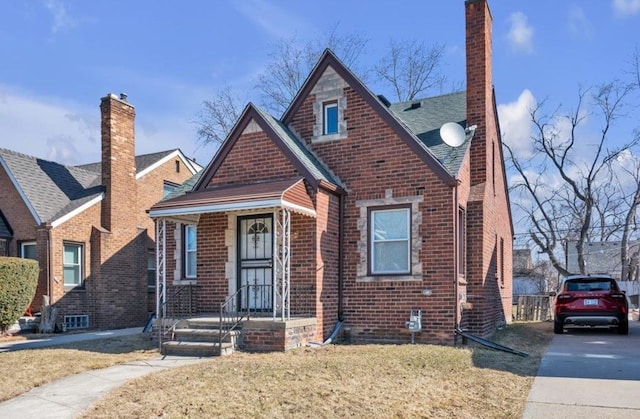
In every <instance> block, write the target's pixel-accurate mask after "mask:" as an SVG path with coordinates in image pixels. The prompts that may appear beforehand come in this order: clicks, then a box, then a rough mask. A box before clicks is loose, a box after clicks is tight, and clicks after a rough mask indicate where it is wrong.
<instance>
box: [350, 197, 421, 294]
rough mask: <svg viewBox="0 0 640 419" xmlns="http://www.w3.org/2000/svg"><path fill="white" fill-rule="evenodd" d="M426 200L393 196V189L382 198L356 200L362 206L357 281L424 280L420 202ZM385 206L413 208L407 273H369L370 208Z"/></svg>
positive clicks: (359, 223)
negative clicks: (409, 264) (408, 271)
mask: <svg viewBox="0 0 640 419" xmlns="http://www.w3.org/2000/svg"><path fill="white" fill-rule="evenodd" d="M423 200H424V198H423V196H422V195H417V196H406V197H397V198H394V197H393V193H392V191H391V190H386V191H385V197H384V198H381V199H370V200H360V201H356V207H358V208H360V218H359V219H358V230H359V231H360V240H358V253H359V255H360V261H359V263H358V266H357V271H356V281H357V282H381V281H388V282H407V281H422V279H423V267H422V262H421V260H420V250H421V248H422V236H421V235H420V225H421V224H422V212H421V211H420V203H422V202H423ZM384 206H409V207H410V208H411V236H410V237H411V259H410V260H411V266H410V269H411V272H410V273H409V274H407V275H402V274H400V275H370V274H369V243H368V236H369V223H368V216H369V208H370V207H384Z"/></svg>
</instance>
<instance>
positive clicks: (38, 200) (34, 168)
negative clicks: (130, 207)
mask: <svg viewBox="0 0 640 419" xmlns="http://www.w3.org/2000/svg"><path fill="white" fill-rule="evenodd" d="M0 159H2V160H3V161H4V164H5V165H6V166H7V167H8V169H9V170H10V172H11V175H12V176H13V178H14V179H15V180H16V181H17V182H18V184H19V185H20V188H21V189H22V191H23V192H24V194H25V195H26V198H27V200H28V201H29V203H30V204H31V206H32V207H33V209H34V211H35V212H36V214H37V215H38V217H39V218H40V221H42V222H52V221H54V220H56V219H58V218H60V217H61V216H62V215H64V214H66V213H68V212H70V211H73V210H74V209H76V208H78V207H79V206H81V205H82V204H84V203H85V202H87V201H89V200H91V199H93V198H95V197H97V196H99V195H100V193H101V192H102V186H101V184H100V183H101V179H100V175H98V174H96V173H95V172H91V171H88V170H84V169H81V168H78V167H74V166H64V165H62V164H59V163H55V162H52V161H48V160H43V159H39V158H37V157H33V156H28V155H26V154H22V153H18V152H15V151H12V150H7V149H3V148H0Z"/></svg>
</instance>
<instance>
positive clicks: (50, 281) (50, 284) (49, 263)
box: [44, 223, 53, 305]
mask: <svg viewBox="0 0 640 419" xmlns="http://www.w3.org/2000/svg"><path fill="white" fill-rule="evenodd" d="M44 228H45V230H46V232H47V295H48V296H49V304H51V305H53V295H51V293H52V292H53V278H52V276H51V272H53V267H52V263H53V262H52V259H53V258H52V254H51V253H52V249H51V224H50V223H44Z"/></svg>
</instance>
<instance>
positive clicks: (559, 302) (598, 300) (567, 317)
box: [553, 275, 629, 335]
mask: <svg viewBox="0 0 640 419" xmlns="http://www.w3.org/2000/svg"><path fill="white" fill-rule="evenodd" d="M553 312H554V314H555V320H554V323H553V332H554V333H558V334H561V333H563V332H564V328H565V327H566V326H616V327H617V328H618V334H620V335H627V334H629V318H628V317H627V316H628V313H629V306H628V304H627V296H626V295H625V293H624V292H623V291H620V287H618V283H617V282H616V280H615V279H613V278H612V277H611V276H609V275H570V276H568V277H566V278H565V279H564V280H563V281H562V285H561V287H560V291H559V292H558V294H557V295H556V298H555V300H554V310H553Z"/></svg>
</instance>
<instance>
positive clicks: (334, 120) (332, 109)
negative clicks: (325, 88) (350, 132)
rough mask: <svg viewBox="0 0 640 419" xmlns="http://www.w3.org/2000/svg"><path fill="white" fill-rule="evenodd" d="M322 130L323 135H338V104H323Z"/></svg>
mask: <svg viewBox="0 0 640 419" xmlns="http://www.w3.org/2000/svg"><path fill="white" fill-rule="evenodd" d="M322 114H323V129H322V131H323V132H322V133H323V134H324V135H330V134H337V133H338V102H335V101H334V102H326V103H324V104H323V112H322Z"/></svg>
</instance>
